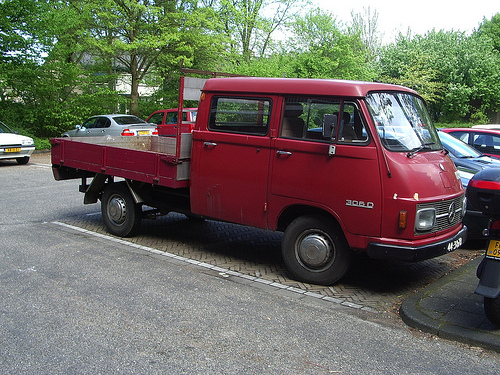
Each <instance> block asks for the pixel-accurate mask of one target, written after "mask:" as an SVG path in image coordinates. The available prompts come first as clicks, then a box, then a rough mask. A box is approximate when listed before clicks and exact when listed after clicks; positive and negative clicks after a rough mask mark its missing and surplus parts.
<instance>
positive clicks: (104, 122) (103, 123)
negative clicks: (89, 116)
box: [93, 117, 111, 129]
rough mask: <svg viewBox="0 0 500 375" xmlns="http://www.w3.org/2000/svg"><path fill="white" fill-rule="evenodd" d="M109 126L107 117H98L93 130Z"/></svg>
mask: <svg viewBox="0 0 500 375" xmlns="http://www.w3.org/2000/svg"><path fill="white" fill-rule="evenodd" d="M110 125H111V121H110V120H109V118H107V117H98V118H97V119H96V121H95V122H94V126H93V128H98V129H101V128H109V127H110Z"/></svg>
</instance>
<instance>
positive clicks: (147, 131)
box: [137, 130, 150, 135]
mask: <svg viewBox="0 0 500 375" xmlns="http://www.w3.org/2000/svg"><path fill="white" fill-rule="evenodd" d="M137 133H138V134H139V135H149V134H150V133H149V130H139V131H138V132H137Z"/></svg>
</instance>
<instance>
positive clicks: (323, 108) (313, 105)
mask: <svg viewBox="0 0 500 375" xmlns="http://www.w3.org/2000/svg"><path fill="white" fill-rule="evenodd" d="M339 112H340V101H335V100H321V99H311V98H286V100H285V109H284V112H283V122H282V126H281V137H283V138H304V139H309V140H319V141H324V142H330V141H331V139H330V138H327V137H323V126H324V124H329V126H333V128H334V129H332V130H333V131H334V132H333V134H335V127H336V125H337V124H332V121H331V119H333V118H338V114H339ZM334 116H336V117H334Z"/></svg>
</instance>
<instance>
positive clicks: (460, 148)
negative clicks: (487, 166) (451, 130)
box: [439, 131, 483, 159]
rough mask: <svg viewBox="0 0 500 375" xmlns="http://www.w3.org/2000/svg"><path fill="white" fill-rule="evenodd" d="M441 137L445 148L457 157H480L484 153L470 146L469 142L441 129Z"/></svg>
mask: <svg viewBox="0 0 500 375" xmlns="http://www.w3.org/2000/svg"><path fill="white" fill-rule="evenodd" d="M439 139H440V140H441V143H442V144H443V146H444V148H446V150H448V152H449V153H450V154H451V155H453V156H454V157H456V158H460V159H463V158H479V157H481V156H482V155H483V154H482V153H480V152H479V151H477V150H476V149H474V148H472V147H470V146H469V145H468V144H465V143H464V142H462V141H461V140H459V139H456V138H455V137H453V136H451V135H449V134H447V133H445V132H442V131H440V132H439Z"/></svg>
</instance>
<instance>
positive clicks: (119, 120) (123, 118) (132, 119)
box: [113, 116, 147, 125]
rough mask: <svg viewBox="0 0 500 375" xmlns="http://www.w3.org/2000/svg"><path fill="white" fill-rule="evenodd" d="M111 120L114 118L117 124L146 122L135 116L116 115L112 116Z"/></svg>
mask: <svg viewBox="0 0 500 375" xmlns="http://www.w3.org/2000/svg"><path fill="white" fill-rule="evenodd" d="M113 120H115V122H116V123H117V124H118V125H133V124H147V123H146V121H144V120H141V119H140V118H139V117H135V116H116V117H113Z"/></svg>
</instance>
